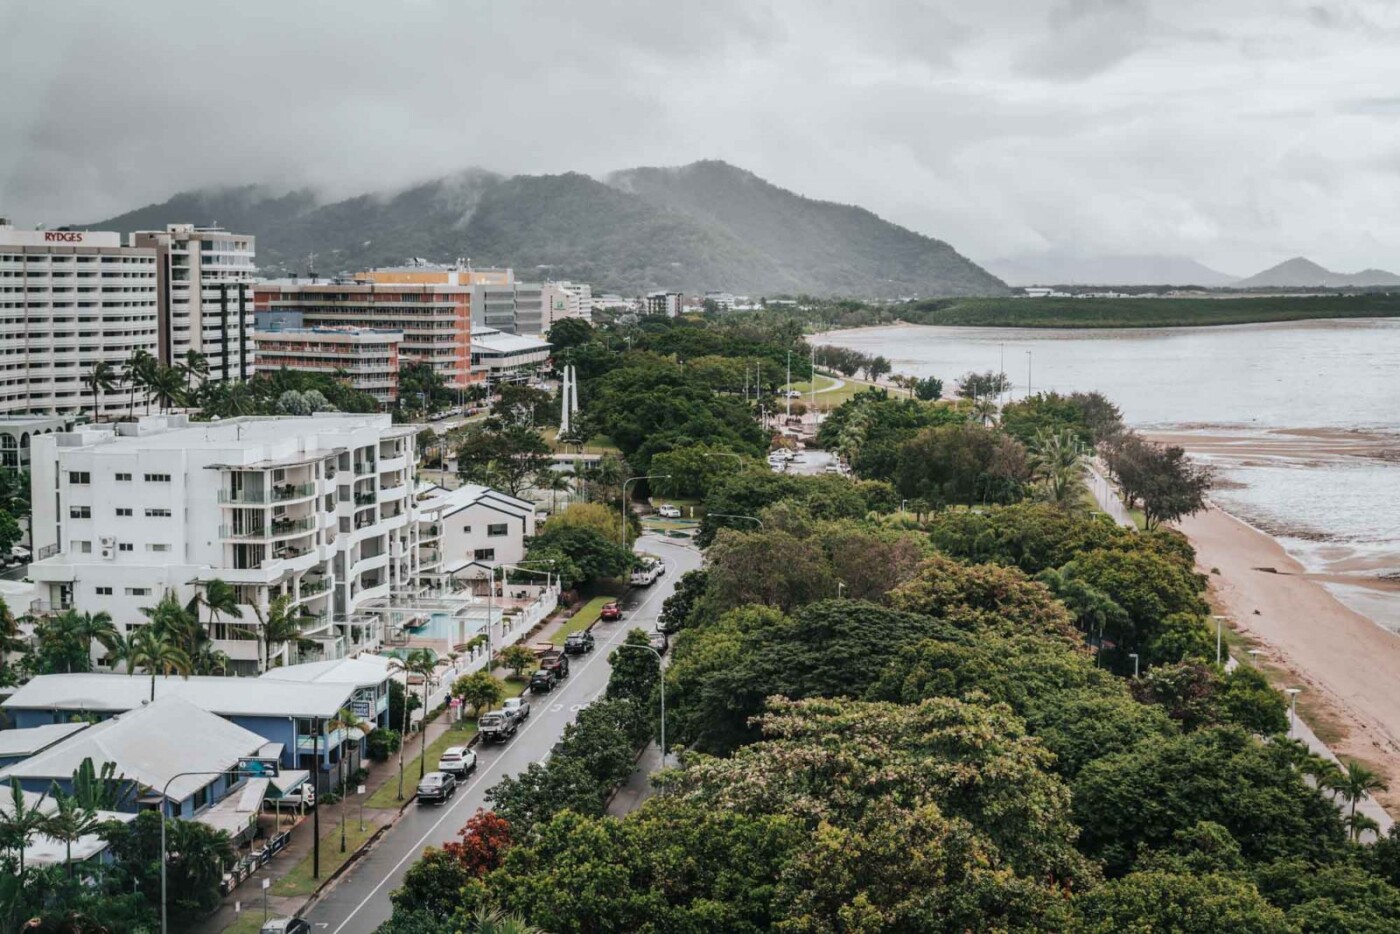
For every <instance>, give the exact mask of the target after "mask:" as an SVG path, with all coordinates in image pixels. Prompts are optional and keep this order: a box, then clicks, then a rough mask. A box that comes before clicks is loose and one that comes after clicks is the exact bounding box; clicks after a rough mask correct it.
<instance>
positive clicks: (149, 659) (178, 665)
mask: <svg viewBox="0 0 1400 934" xmlns="http://www.w3.org/2000/svg"><path fill="white" fill-rule="evenodd" d="M115 654H116V655H117V657H118V658H120V659H121V660H122V661H124V662H126V673H127V674H128V675H134V674H135V673H136V671H137V669H141V670H144V671H145V672H146V673H147V674H149V675H150V676H151V700H153V701H154V700H155V699H156V675H157V674H160V675H164V676H165V677H167V678H168V677H170V676H171V675H172V674H175V675H179V676H180V677H182V678H188V677H189V676H190V674H191V673H193V670H194V664H193V663H192V662H191V661H190V657H189V655H188V654H187V653H186V652H185V650H184V649H182V648H180V647H179V645H177V644H176V643H175V641H174V640H173V639H172V638H171V636H169V635H167V634H166V633H164V632H162V631H161V630H160V629H159V628H158V627H157V626H156V625H155V624H154V623H152V624H148V625H146V626H142V627H141V628H140V629H138V630H136V631H135V632H134V633H132V634H131V636H130V637H129V638H127V639H126V640H125V642H124V644H119V646H118V650H117V652H116V653H115Z"/></svg>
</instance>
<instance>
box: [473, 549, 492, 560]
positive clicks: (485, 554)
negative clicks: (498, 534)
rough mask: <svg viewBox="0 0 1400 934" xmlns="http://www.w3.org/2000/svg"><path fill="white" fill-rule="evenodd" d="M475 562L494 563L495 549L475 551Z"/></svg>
mask: <svg viewBox="0 0 1400 934" xmlns="http://www.w3.org/2000/svg"><path fill="white" fill-rule="evenodd" d="M476 560H478V561H495V560H496V549H494V548H478V549H477V550H476Z"/></svg>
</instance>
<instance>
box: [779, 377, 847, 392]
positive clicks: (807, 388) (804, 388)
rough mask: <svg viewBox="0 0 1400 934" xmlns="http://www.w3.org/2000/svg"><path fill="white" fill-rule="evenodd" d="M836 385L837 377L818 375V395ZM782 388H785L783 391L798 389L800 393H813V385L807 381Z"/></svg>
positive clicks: (789, 384)
mask: <svg viewBox="0 0 1400 934" xmlns="http://www.w3.org/2000/svg"><path fill="white" fill-rule="evenodd" d="M835 385H836V378H835V377H833V376H823V375H822V374H820V373H818V374H817V393H818V394H820V393H821V392H822V391H823V390H825V389H826V388H827V387H828V386H835ZM782 388H783V389H796V390H797V391H798V392H802V393H808V392H811V391H812V384H811V383H810V382H807V381H806V380H803V381H802V382H799V383H788V384H787V385H786V386H784V387H782Z"/></svg>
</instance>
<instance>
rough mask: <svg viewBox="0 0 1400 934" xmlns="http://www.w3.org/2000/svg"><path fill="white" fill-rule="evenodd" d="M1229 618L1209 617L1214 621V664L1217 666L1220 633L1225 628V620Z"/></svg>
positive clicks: (1218, 661) (1218, 662)
mask: <svg viewBox="0 0 1400 934" xmlns="http://www.w3.org/2000/svg"><path fill="white" fill-rule="evenodd" d="M1229 618H1230V617H1228V616H1220V615H1212V616H1211V619H1213V620H1215V663H1216V664H1217V665H1219V664H1220V638H1221V634H1222V632H1223V630H1224V627H1225V620H1227V619H1229Z"/></svg>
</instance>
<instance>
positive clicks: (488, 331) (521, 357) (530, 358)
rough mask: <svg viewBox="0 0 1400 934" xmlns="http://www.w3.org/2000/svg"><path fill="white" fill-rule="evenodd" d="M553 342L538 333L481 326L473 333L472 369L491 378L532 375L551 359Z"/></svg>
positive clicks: (515, 377) (519, 377)
mask: <svg viewBox="0 0 1400 934" xmlns="http://www.w3.org/2000/svg"><path fill="white" fill-rule="evenodd" d="M549 354H550V344H549V342H548V341H542V340H540V339H539V338H537V337H525V336H523V335H519V334H508V333H506V332H503V331H498V330H496V329H495V328H486V327H480V328H477V329H476V331H475V332H474V333H473V334H472V369H473V370H475V371H476V373H477V375H478V376H479V377H481V378H484V379H486V380H489V381H491V382H498V381H500V380H522V379H528V378H529V377H531V376H533V375H534V374H535V373H538V372H539V370H540V368H541V367H543V366H544V365H545V363H547V362H548V361H549Z"/></svg>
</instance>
